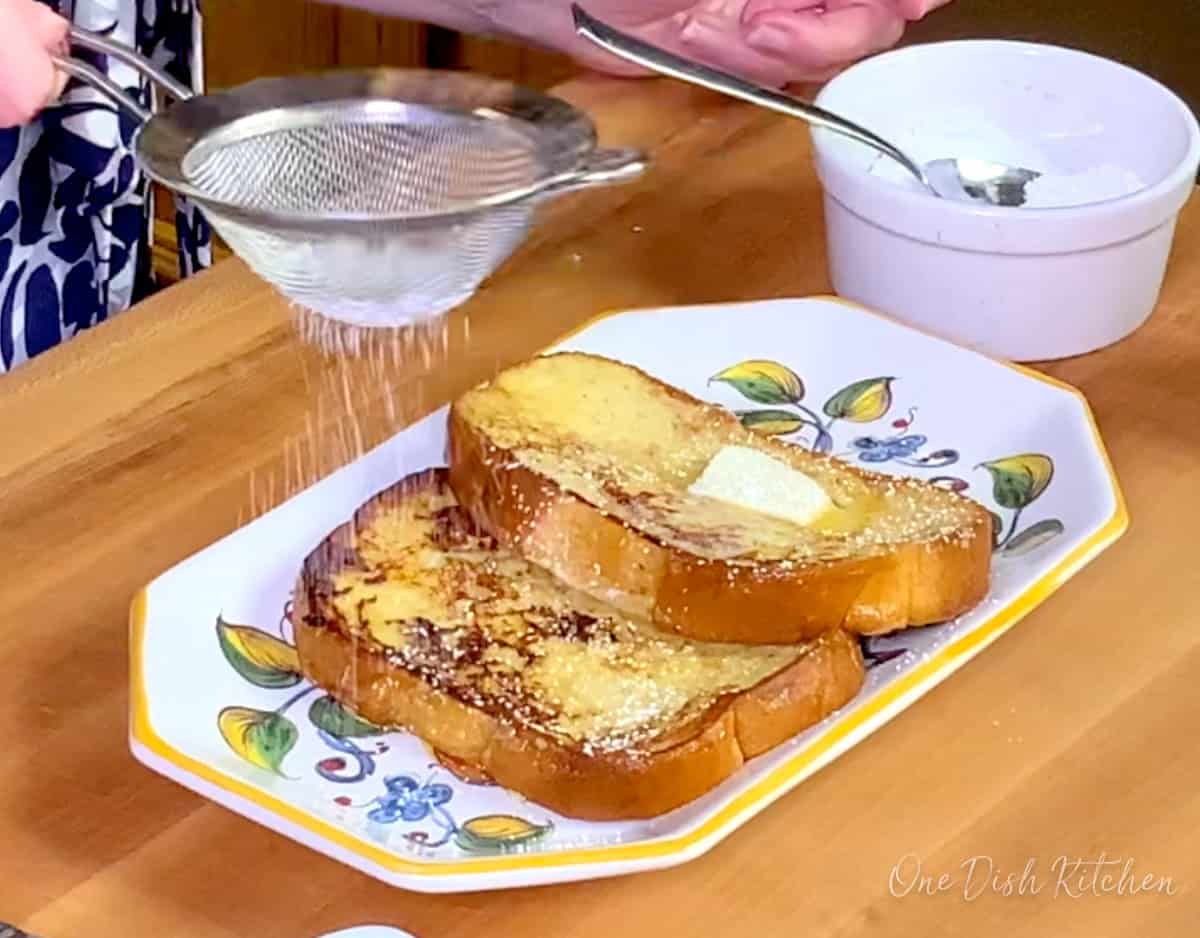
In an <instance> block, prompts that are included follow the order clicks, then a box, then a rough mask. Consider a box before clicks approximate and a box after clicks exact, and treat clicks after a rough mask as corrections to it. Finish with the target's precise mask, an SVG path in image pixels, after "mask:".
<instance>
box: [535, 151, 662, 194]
mask: <svg viewBox="0 0 1200 938" xmlns="http://www.w3.org/2000/svg"><path fill="white" fill-rule="evenodd" d="M649 165H650V160H649V158H648V157H647V156H646V154H645V153H643V152H642V151H641V150H633V149H627V148H618V149H611V150H594V151H593V152H592V154H591V155H590V156H589V157H588V158H587V159H586V160H585V161H584V163H583V165H582V166H580V167H579V169H577V170H575V171H574V172H572V173H568V174H566V175H564V176H562V177H561V178H559V179H556V180H555V181H554V182H552V183H551V184H550V185H549V186H548V187H547V189H546V190H543V191H548V192H551V193H554V194H556V195H557V194H558V193H560V192H572V191H574V190H575V189H587V188H589V187H590V186H609V185H613V184H615V183H620V182H629V181H631V180H633V179H636V178H637V177H638V176H640V175H642V173H644V172H645V171H646V167H647V166H649Z"/></svg>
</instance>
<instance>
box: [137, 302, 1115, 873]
mask: <svg viewBox="0 0 1200 938" xmlns="http://www.w3.org/2000/svg"><path fill="white" fill-rule="evenodd" d="M559 347H561V348H570V349H577V350H586V351H589V352H595V353H598V354H602V355H607V356H610V357H612V358H617V359H620V360H623V361H626V362H629V363H631V364H634V365H637V366H639V367H641V368H644V369H645V370H647V371H649V372H650V373H651V374H654V375H656V376H658V377H659V378H662V379H663V380H665V381H667V382H669V383H671V384H675V385H677V386H679V387H682V388H684V389H685V390H687V391H690V392H692V393H693V394H696V395H697V396H700V397H704V398H707V399H710V400H713V401H716V402H718V403H721V404H724V405H728V406H729V407H731V408H733V409H735V410H738V411H751V412H754V413H756V414H758V416H757V417H748V418H746V419H749V420H756V419H758V420H761V419H764V418H763V417H762V413H761V412H763V411H766V410H773V411H776V412H777V413H775V414H774V415H772V417H771V419H770V426H771V427H772V428H773V429H776V430H788V429H794V430H795V431H796V432H794V433H793V434H792V435H790V436H788V437H787V438H788V439H790V440H793V441H795V442H796V443H797V445H814V444H816V443H818V440H819V445H823V446H826V447H827V448H829V449H831V450H832V452H834V453H839V454H842V455H844V456H846V457H847V458H849V459H853V460H858V461H861V462H863V463H866V464H869V465H871V466H872V467H874V468H877V469H881V470H885V471H894V472H898V473H906V474H913V475H917V476H921V477H924V478H939V479H941V484H946V485H957V486H967V489H966V490H967V492H968V493H969V494H970V495H972V496H974V497H975V498H977V499H979V500H980V501H982V502H983V503H984V504H985V505H987V506H988V507H989V508H992V509H993V510H994V511H995V513H996V517H997V527H998V530H999V535H998V537H999V538H1000V544H1001V546H1000V549H999V550H998V551H997V554H996V560H995V563H994V578H993V587H992V591H991V594H990V596H989V598H988V599H987V601H986V602H985V603H984V604H983V605H982V606H980V607H979V608H978V609H976V610H975V611H974V612H972V613H971V614H969V615H967V616H964V617H963V618H962V619H961V620H959V621H956V622H953V623H950V624H947V625H943V626H937V627H934V628H928V629H921V630H915V631H909V632H904V633H901V634H899V635H898V636H895V637H891V638H881V639H875V640H872V641H871V642H869V643H868V644H867V646H866V649H867V651H868V653H869V659H870V660H871V661H872V663H873V665H872V667H871V670H870V673H869V676H868V680H867V684H866V687H865V688H864V690H863V692H862V693H861V694H860V695H859V696H858V698H857V699H856V700H855V701H853V702H852V703H851V704H850V705H848V706H847V707H845V708H843V709H842V710H841V711H840V712H839V713H837V714H835V715H834V716H833V717H831V718H829V719H828V720H826V721H825V722H824V723H822V724H821V725H819V726H817V727H815V728H813V729H812V730H809V731H808V732H806V733H804V734H802V735H800V736H798V737H796V738H795V739H793V740H791V741H790V742H788V743H786V744H784V745H782V746H780V747H778V748H777V749H775V750H773V751H772V752H769V753H767V754H765V755H763V756H761V757H759V758H757V759H754V760H752V761H751V762H750V763H748V764H747V765H746V766H744V767H743V768H742V769H741V770H740V771H739V772H738V773H737V774H736V775H735V776H733V777H732V778H730V779H729V780H728V781H726V782H725V783H724V784H722V785H721V786H720V787H719V788H717V789H716V790H714V791H712V792H711V793H709V794H708V795H706V796H704V797H703V798H701V799H699V800H698V801H695V802H693V803H692V804H690V805H688V806H686V807H684V808H681V809H679V810H677V811H674V812H672V813H671V814H668V815H665V816H663V817H660V818H657V819H654V820H651V821H641V822H632V823H603V824H600V823H585V822H578V821H572V820H569V819H566V818H562V817H557V816H554V815H552V814H550V813H549V812H547V811H545V810H543V809H541V808H539V807H538V806H537V805H534V804H531V803H529V802H528V801H526V800H524V799H522V798H521V797H519V796H517V795H514V794H512V793H510V792H507V791H505V790H503V789H500V788H496V787H484V786H478V785H471V784H468V783H466V782H463V781H460V780H459V779H458V778H456V777H455V776H454V775H452V774H451V773H450V772H449V771H447V770H446V769H444V768H442V767H441V766H439V765H438V764H437V763H436V762H435V760H434V759H433V757H432V756H431V754H430V753H429V752H428V751H427V750H426V749H425V748H424V746H423V745H422V744H421V743H420V742H418V741H417V740H416V739H415V738H413V737H411V736H409V735H407V734H404V733H390V734H387V735H386V736H382V737H380V736H361V737H355V736H352V735H351V736H345V735H342V736H335V735H330V734H329V733H328V732H326V730H330V729H332V730H334V731H335V732H339V733H344V732H346V729H347V728H346V727H345V726H344V725H343V726H338V725H335V723H334V722H332V721H333V720H335V719H336V718H337V716H338V713H337V712H336V710H335V709H332V708H330V707H329V705H328V704H329V702H328V701H323V698H322V695H321V694H320V693H319V692H317V691H316V690H314V689H313V688H311V687H309V686H308V685H307V684H306V683H305V682H304V681H302V680H301V679H300V678H299V676H298V675H295V674H292V673H291V665H290V663H289V660H288V659H289V657H290V655H291V654H292V652H291V650H290V646H287V645H286V644H285V642H284V641H283V640H281V637H282V639H284V640H286V638H287V636H288V629H287V624H286V621H284V609H285V606H286V604H287V603H288V599H289V595H290V591H291V588H292V584H293V579H294V577H295V576H296V572H297V570H298V569H299V566H300V563H301V560H302V559H303V557H304V556H305V554H306V553H307V552H308V551H309V550H310V549H311V548H312V547H313V546H314V545H315V544H317V542H319V541H320V540H321V538H323V537H324V536H325V535H326V534H327V533H328V532H329V531H330V530H332V529H333V528H334V527H336V526H337V525H338V524H340V523H341V522H343V521H344V520H346V519H347V518H348V517H349V516H350V515H351V513H352V512H353V511H354V509H355V508H357V507H358V505H359V504H360V503H362V502H363V501H365V500H366V499H367V498H369V497H370V496H371V495H372V494H374V493H375V492H376V491H378V490H379V489H382V488H384V487H386V486H388V485H390V484H392V483H394V482H395V481H397V480H398V479H399V478H401V477H402V476H404V475H405V474H407V473H409V472H412V471H415V470H418V469H422V468H425V467H427V466H430V465H440V464H442V460H443V444H444V439H445V425H444V421H445V411H444V410H443V411H439V412H438V413H436V414H433V415H432V416H430V417H429V418H428V419H426V420H423V421H421V422H420V423H418V424H416V425H414V426H413V427H411V428H409V429H408V430H406V431H404V432H403V433H401V434H399V435H398V436H396V437H395V438H394V439H392V440H390V441H389V442H387V443H386V444H384V445H383V446H381V447H379V448H378V449H376V450H374V451H372V452H371V453H369V454H367V455H366V456H364V457H363V458H362V459H359V460H357V461H356V462H354V463H352V464H350V465H349V466H347V467H346V468H344V469H342V470H341V471H339V472H337V473H336V474H334V475H332V476H330V477H328V478H326V479H324V480H323V481H321V482H319V483H318V484H316V485H315V486H313V487H312V488H310V489H308V490H307V491H305V492H303V493H302V494H300V495H298V496H297V497H296V498H293V499H292V500H290V501H289V502H287V503H285V504H284V505H282V506H280V507H279V508H278V509H276V510H274V511H272V512H270V513H269V514H267V515H264V516H263V517H261V518H259V519H257V520H256V521H254V522H253V523H251V524H249V525H247V526H246V527H244V528H242V529H240V530H238V531H236V532H235V533H234V534H232V535H230V536H229V537H227V538H225V539H224V540H222V541H220V542H219V543H217V544H214V545H213V546H211V547H209V548H208V549H206V550H204V551H202V552H201V553H199V554H197V555H196V556H194V557H192V558H190V559H189V560H186V561H185V562H183V563H181V564H180V565H179V566H177V567H175V568H174V569H172V570H170V571H169V572H167V573H165V574H164V575H163V576H161V577H159V578H158V579H157V580H155V581H154V582H153V583H151V584H150V585H149V586H148V587H147V588H146V589H145V590H144V591H143V592H142V593H141V594H140V595H139V596H138V597H137V599H136V600H135V603H134V610H133V617H132V618H133V626H132V628H133V634H132V647H133V675H132V679H133V719H132V723H131V745H132V748H133V751H134V753H135V755H136V756H137V757H138V758H139V759H140V760H142V761H143V762H144V763H145V764H147V765H148V766H150V767H151V768H153V769H154V770H156V771H159V772H161V773H163V774H164V775H167V776H169V777H170V778H173V779H175V780H176V781H178V782H180V783H181V784H183V785H185V786H187V787H189V788H192V789H194V790H195V791H198V792H200V793H201V794H203V795H205V796H207V797H209V798H211V799H213V800H214V801H217V802H219V803H221V804H223V805H225V806H226V807H228V808H230V809H232V810H234V811H237V812H239V813H241V814H243V815H245V816H247V817H249V818H252V819H253V820H255V821H257V822H259V823H260V824H263V825H265V826H267V827H270V828H272V829H274V830H277V831H280V832H281V833H284V834H286V835H287V836H289V837H292V838H294V839H296V840H298V841H300V842H302V843H305V844H308V845H309V846H310V847H312V848H313V849H315V850H318V851H320V852H322V853H325V854H328V855H329V856H331V857H334V858H336V859H338V860H341V861H344V862H346V863H349V864H351V865H353V866H355V867H358V868H359V869H361V870H363V871H365V872H367V873H369V874H370V875H372V876H376V877H379V878H380V879H383V880H385V881H387V882H389V883H393V884H395V885H398V886H403V887H405V888H408V889H416V890H422V891H429V892H447V891H465V890H479V889H496V888H503V887H512V886H528V885H534V884H542V883H551V882H562V881H567V880H578V879H588V878H593V877H600V876H614V875H618V874H624V873H632V872H637V871H641V870H650V869H657V868H661V867H667V866H672V865H674V864H678V863H683V862H685V861H687V860H690V859H692V858H694V857H696V856H699V855H700V854H702V853H704V852H705V851H707V850H709V849H711V848H712V847H713V846H714V845H716V844H717V843H718V842H719V841H720V840H721V839H722V838H724V837H725V836H727V835H728V834H729V833H730V832H731V831H733V830H735V829H736V828H738V827H739V826H741V825H742V824H745V823H746V822H747V821H749V820H750V819H751V818H752V817H753V816H754V815H756V814H757V813H758V812H760V811H762V810H763V809H764V808H766V807H767V806H768V805H769V804H771V802H773V801H774V800H775V799H776V798H779V797H781V796H782V795H784V794H786V793H787V792H788V791H789V790H791V789H792V788H793V787H795V786H796V785H797V784H799V783H800V782H801V781H802V780H803V779H804V778H805V777H807V776H809V775H811V774H812V773H813V772H815V771H817V770H818V769H819V768H821V767H822V766H824V765H826V764H827V763H828V762H830V761H831V760H832V759H834V758H835V757H837V756H838V755H839V754H841V753H842V752H844V751H846V750H847V749H848V748H849V747H851V746H853V745H854V744H855V743H857V742H858V741H859V740H861V739H863V738H864V737H865V736H866V735H867V734H869V733H870V732H872V731H873V730H875V729H876V728H878V727H879V726H881V725H882V724H883V723H884V722H886V721H887V720H888V719H890V718H891V717H892V716H894V715H895V714H896V713H898V712H899V711H900V710H903V709H904V708H905V707H908V706H910V705H912V704H913V703H914V702H915V701H916V700H917V698H919V697H920V696H921V695H922V694H924V693H925V692H926V691H928V690H929V689H930V688H931V687H933V686H934V685H935V684H937V683H938V682H940V681H942V680H944V679H945V678H946V677H947V676H949V675H950V674H951V673H952V672H953V671H954V670H956V669H957V668H959V667H961V666H962V665H963V664H964V663H965V662H966V661H968V660H969V659H970V658H971V657H973V656H974V655H976V654H977V653H978V652H979V651H981V650H982V649H983V648H985V647H986V646H987V645H988V644H989V643H990V642H992V641H994V640H995V639H996V638H997V637H998V636H999V635H1000V634H1002V633H1003V632H1004V631H1005V630H1007V629H1008V628H1010V627H1011V626H1012V625H1013V624H1014V623H1015V622H1017V620H1018V619H1020V618H1021V617H1022V616H1024V615H1025V614H1026V613H1028V612H1029V611H1030V610H1031V609H1033V608H1034V607H1035V606H1037V605H1038V604H1039V603H1040V602H1042V601H1043V600H1044V599H1045V598H1046V597H1047V596H1048V595H1050V593H1052V592H1053V591H1054V590H1055V589H1056V588H1057V587H1059V586H1060V585H1061V584H1062V583H1063V582H1065V581H1066V580H1067V579H1068V578H1069V577H1070V576H1071V575H1072V574H1074V573H1075V572H1076V571H1077V570H1079V568H1080V567H1081V566H1082V565H1083V564H1085V563H1086V562H1088V561H1089V560H1091V559H1092V558H1093V557H1095V556H1096V555H1097V554H1098V553H1099V552H1100V551H1101V550H1103V549H1104V548H1105V547H1106V546H1107V545H1109V544H1110V543H1112V542H1113V541H1114V540H1115V539H1116V538H1117V537H1119V536H1120V534H1121V533H1122V532H1123V531H1124V529H1125V527H1126V524H1127V517H1126V514H1125V509H1124V506H1123V503H1122V500H1121V495H1120V491H1119V489H1118V486H1117V482H1116V479H1115V478H1114V476H1113V474H1112V470H1111V468H1110V466H1109V463H1108V460H1107V458H1106V456H1105V453H1104V450H1103V446H1102V444H1101V441H1100V438H1099V435H1098V433H1097V431H1096V427H1095V425H1094V423H1093V421H1092V417H1091V415H1090V412H1089V410H1088V407H1087V405H1086V403H1085V401H1084V400H1083V398H1082V397H1081V396H1080V395H1079V394H1078V392H1076V391H1074V390H1072V389H1071V388H1068V387H1065V386H1062V385H1059V384H1057V383H1055V382H1053V381H1051V380H1049V379H1047V378H1044V377H1042V376H1040V375H1036V374H1034V373H1033V372H1029V371H1025V370H1021V369H1018V368H1015V367H1012V366H1008V365H1003V364H999V363H996V362H993V361H990V360H988V359H986V358H982V357H980V356H978V355H976V354H974V353H971V352H968V351H964V350H962V349H959V348H956V347H954V346H951V345H948V344H946V343H943V342H940V341H938V340H936V339H931V338H928V337H926V336H924V335H921V334H919V333H916V332H913V331H910V330H908V329H906V328H904V327H902V326H899V325H896V324H895V323H892V322H890V321H888V320H886V319H883V318H880V317H878V316H875V315H873V314H871V313H868V312H866V311H863V310H861V309H858V308H855V307H852V306H848V305H847V304H845V303H842V302H840V301H837V300H832V299H823V298H822V299H805V300H778V301H771V302H761V303H750V304H739V305H724V306H706V307H692V308H686V309H685V308H677V309H665V310H654V311H640V312H635V313H625V314H616V315H611V316H607V317H603V318H601V319H600V320H598V321H596V322H594V323H593V324H591V325H589V326H587V327H586V328H584V329H583V330H582V331H581V332H579V333H577V334H576V335H575V336H574V337H572V338H571V339H569V340H568V341H566V342H564V343H562V345H561V346H559ZM762 360H767V361H769V362H771V363H772V364H768V365H765V366H762V365H757V366H752V367H747V366H743V367H741V368H735V367H734V366H738V365H740V364H741V363H743V362H746V361H762ZM731 369H732V370H731ZM714 376H723V377H721V378H718V380H710V379H713V378H714ZM748 382H749V383H748ZM800 385H802V387H800ZM739 387H740V388H741V389H742V390H741V391H739ZM743 391H745V392H748V393H750V394H751V395H753V396H756V397H758V398H759V399H760V401H759V402H755V401H752V400H749V399H748V398H747V397H746V396H745V394H744V393H743ZM763 401H767V402H763ZM218 622H222V623H227V624H231V625H234V626H244V627H247V628H248V630H238V629H231V628H229V627H228V626H219V625H218ZM219 633H221V635H219ZM222 635H223V637H224V640H225V642H224V646H225V647H224V650H223V647H222V642H221V637H222ZM247 660H253V661H256V662H257V663H258V668H257V670H255V669H254V668H253V667H247V666H246V661H247ZM234 662H240V663H241V665H242V667H241V668H240V669H239V668H235V667H234V666H233V663H234ZM248 678H249V679H248ZM262 685H273V686H262ZM239 708H240V709H239ZM222 714H224V726H225V733H224V734H223V733H222V730H221V728H220V726H219V717H220V716H221V715H222ZM314 718H315V719H316V720H317V721H318V722H322V725H323V726H324V727H325V730H319V729H318V726H317V724H315V723H314V722H313V721H314ZM226 737H228V739H227V738H226ZM230 740H233V743H231V742H230ZM235 744H237V745H238V746H239V747H240V748H242V749H243V751H244V755H239V754H238V753H237V752H235ZM247 757H249V758H247ZM253 760H257V762H258V763H259V764H255V762H254V761H253Z"/></svg>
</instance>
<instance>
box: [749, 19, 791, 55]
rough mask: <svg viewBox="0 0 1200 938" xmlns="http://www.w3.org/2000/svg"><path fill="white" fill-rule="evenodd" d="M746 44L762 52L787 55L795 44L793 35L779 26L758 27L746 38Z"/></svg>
mask: <svg viewBox="0 0 1200 938" xmlns="http://www.w3.org/2000/svg"><path fill="white" fill-rule="evenodd" d="M746 44H747V45H749V46H750V47H751V48H753V49H758V50H759V51H760V52H770V53H774V54H783V55H786V54H787V53H789V52H790V51H791V50H792V47H793V45H794V43H793V42H792V37H791V34H789V33H788V31H787V30H785V29H780V28H779V27H778V26H770V25H766V26H758V27H755V28H754V29H753V30H751V31H750V34H749V35H748V36H746Z"/></svg>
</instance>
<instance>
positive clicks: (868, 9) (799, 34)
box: [743, 0, 904, 81]
mask: <svg viewBox="0 0 1200 938" xmlns="http://www.w3.org/2000/svg"><path fill="white" fill-rule="evenodd" d="M743 29H744V30H745V35H746V44H747V45H748V46H750V47H751V48H752V49H754V50H755V51H756V52H758V53H760V54H762V55H765V56H769V57H771V58H773V59H776V60H777V61H779V62H783V63H790V65H791V66H792V68H793V70H794V71H795V76H794V77H793V79H792V80H795V81H798V80H805V79H809V78H813V77H817V76H821V75H826V74H828V73H829V72H831V71H834V70H836V69H838V68H840V67H841V66H843V65H845V64H847V63H849V62H853V61H855V60H857V59H861V58H863V57H865V56H868V55H871V54H872V53H875V52H879V51H881V50H883V49H886V48H889V47H890V46H892V45H894V44H895V43H896V42H897V41H899V39H900V37H901V36H902V35H903V33H904V20H903V19H902V18H901V17H899V16H898V15H896V13H895V12H894V11H893V10H892V8H891V7H890V5H889V4H887V3H886V2H882V3H881V2H879V0H866V2H853V0H852V2H848V3H842V4H841V5H838V6H834V5H833V4H832V3H830V4H828V5H827V6H826V7H825V8H824V12H818V11H816V10H813V9H804V10H799V11H794V10H789V9H779V8H775V9H767V10H764V11H762V12H760V13H759V14H757V15H756V16H753V17H751V18H749V20H748V21H746V22H745V23H744V24H743Z"/></svg>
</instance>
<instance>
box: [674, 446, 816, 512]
mask: <svg viewBox="0 0 1200 938" xmlns="http://www.w3.org/2000/svg"><path fill="white" fill-rule="evenodd" d="M688 493H689V494H691V495H701V496H705V497H707V498H715V499H717V500H718V501H722V502H728V503H729V504H732V505H738V506H740V507H742V508H746V509H748V510H750V511H757V512H759V513H760V514H764V515H771V516H773V517H776V518H782V519H784V520H785V521H791V522H793V523H794V524H801V525H805V524H811V523H812V522H813V521H815V520H816V519H817V518H819V517H820V516H821V515H823V514H825V512H827V511H829V510H830V509H832V508H833V502H832V501H831V500H830V498H829V496H828V495H826V494H825V490H824V489H822V488H821V486H819V485H818V484H817V483H816V482H814V481H813V480H812V479H811V478H809V477H808V476H806V475H805V474H804V473H803V472H800V471H799V470H797V469H793V468H792V467H791V466H789V465H788V464H787V463H784V462H781V461H780V460H778V459H774V458H772V457H771V456H768V455H767V454H766V453H764V452H762V450H757V449H751V448H750V447H748V446H726V447H723V448H722V449H721V450H720V451H718V453H717V455H716V456H714V457H713V458H712V461H711V462H709V464H708V465H707V466H706V467H705V469H704V471H703V472H702V473H701V474H700V478H698V479H697V480H696V481H695V482H693V483H692V485H691V487H690V488H689V489H688Z"/></svg>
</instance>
